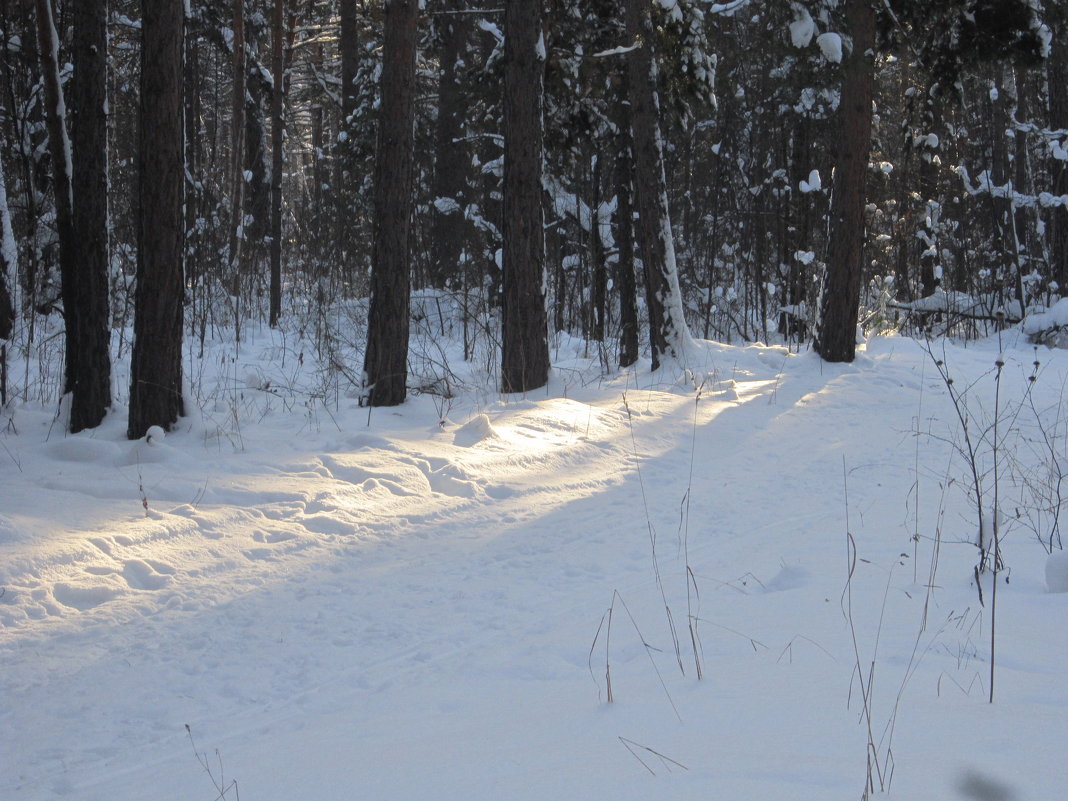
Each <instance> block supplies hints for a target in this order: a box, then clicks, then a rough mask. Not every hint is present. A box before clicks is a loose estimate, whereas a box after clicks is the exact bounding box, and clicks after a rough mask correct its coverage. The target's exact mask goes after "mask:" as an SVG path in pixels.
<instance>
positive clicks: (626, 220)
mask: <svg viewBox="0 0 1068 801" xmlns="http://www.w3.org/2000/svg"><path fill="white" fill-rule="evenodd" d="M620 131H621V135H620V139H621V140H622V141H621V142H620V145H619V154H618V155H617V157H616V175H615V180H616V214H615V217H616V247H617V248H618V250H619V254H618V256H617V258H616V270H615V277H616V284H617V285H618V286H619V366H620V367H630V366H631V365H632V364H634V363H635V362H636V361H638V292H637V281H636V280H635V277H634V276H635V273H634V208H633V206H632V205H631V185H630V182H631V175H632V174H633V171H634V170H633V167H632V165H631V159H630V136H629V134H627V133H626V129H625V128H624V127H622V126H621V127H620Z"/></svg>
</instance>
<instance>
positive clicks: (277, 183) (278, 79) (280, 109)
mask: <svg viewBox="0 0 1068 801" xmlns="http://www.w3.org/2000/svg"><path fill="white" fill-rule="evenodd" d="M285 8H286V0H274V14H273V15H272V18H271V68H272V69H271V71H272V74H273V76H274V91H273V92H272V93H271V287H270V292H271V308H270V320H269V323H270V326H271V328H277V327H278V318H279V317H280V316H281V314H282V168H283V152H282V147H283V145H284V142H285V120H284V109H285V106H284V103H283V101H284V95H285V92H284V78H285V75H284V73H285V36H284V33H285Z"/></svg>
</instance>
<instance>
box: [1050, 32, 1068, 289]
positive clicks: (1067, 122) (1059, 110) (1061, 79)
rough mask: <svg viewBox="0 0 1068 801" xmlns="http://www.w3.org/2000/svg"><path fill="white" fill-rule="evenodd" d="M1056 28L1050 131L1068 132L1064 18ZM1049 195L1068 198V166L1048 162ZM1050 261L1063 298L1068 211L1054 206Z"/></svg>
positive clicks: (1067, 47)
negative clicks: (1066, 129)
mask: <svg viewBox="0 0 1068 801" xmlns="http://www.w3.org/2000/svg"><path fill="white" fill-rule="evenodd" d="M1059 22H1060V24H1059V25H1057V26H1055V27H1054V36H1053V40H1052V42H1051V43H1050V56H1049V58H1048V59H1047V60H1046V78H1047V82H1048V85H1049V87H1050V91H1049V101H1048V102H1049V127H1050V128H1052V129H1053V130H1063V129H1065V128H1068V92H1066V91H1065V86H1068V41H1065V36H1066V35H1068V21H1065V20H1064V19H1063V18H1062V19H1060V20H1059ZM1048 164H1049V171H1050V184H1051V186H1050V192H1052V193H1053V195H1054V196H1057V197H1060V196H1063V195H1068V163H1066V162H1064V161H1062V160H1060V159H1056V158H1050V159H1049V162H1048ZM1049 214H1050V217H1051V218H1052V219H1051V221H1050V222H1051V224H1050V226H1049V251H1050V252H1049V259H1050V273H1051V277H1052V278H1053V280H1054V281H1056V282H1057V284H1058V292H1059V293H1060V294H1061V295H1066V294H1068V291H1066V290H1068V207H1065V206H1053V207H1052V208H1051V209H1050V211H1049Z"/></svg>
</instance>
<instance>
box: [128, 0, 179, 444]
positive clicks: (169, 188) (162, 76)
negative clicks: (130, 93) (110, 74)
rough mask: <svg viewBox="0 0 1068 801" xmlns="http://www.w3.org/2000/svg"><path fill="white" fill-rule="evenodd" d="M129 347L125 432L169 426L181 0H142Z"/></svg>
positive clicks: (173, 383)
mask: <svg viewBox="0 0 1068 801" xmlns="http://www.w3.org/2000/svg"><path fill="white" fill-rule="evenodd" d="M141 13H142V22H141V108H140V115H139V117H140V120H139V121H140V146H139V148H138V150H139V155H138V182H139V190H138V201H139V213H138V249H137V290H136V314H135V316H134V347H133V355H132V357H131V364H130V373H131V383H130V418H129V422H128V426H127V432H126V433H127V436H129V437H130V439H137V438H140V437H143V436H144V435H145V432H146V431H147V430H148V428H149V427H150V426H153V425H158V426H161V427H163V428H164V429H165V430H169V429H170V428H171V427H172V426H173V425H174V423H175V422H176V421H177V420H178V418H179V417H180V416H181V415H182V414H183V413H184V409H183V404H182V324H183V294H184V275H183V266H184V262H183V246H184V243H183V232H184V230H185V227H184V224H183V200H184V190H185V174H184V155H185V153H184V142H183V138H184V136H183V132H184V128H183V125H182V109H183V103H182V57H183V53H182V49H183V48H182V45H183V43H184V29H185V2H184V0H141Z"/></svg>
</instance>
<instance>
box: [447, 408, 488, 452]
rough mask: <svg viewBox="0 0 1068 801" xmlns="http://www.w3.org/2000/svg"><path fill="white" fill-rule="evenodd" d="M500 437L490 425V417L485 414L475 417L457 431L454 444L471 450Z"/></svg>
mask: <svg viewBox="0 0 1068 801" xmlns="http://www.w3.org/2000/svg"><path fill="white" fill-rule="evenodd" d="M498 436H499V435H498V434H497V431H496V430H495V429H494V428H493V424H492V423H490V419H489V417H488V416H487V415H486V414H485V413H483V414H479V415H475V416H474V417H472V418H471V419H470V420H468V421H467V422H466V423H464V424H463V425H462V426H460V428H459V429H457V431H456V435H455V437H454V438H453V442H454V443H455V444H457V445H459V446H460V447H461V448H470V447H471V446H472V445H477V444H478V443H479V442H482V441H483V440H487V439H496V438H497V437H498Z"/></svg>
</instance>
